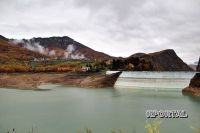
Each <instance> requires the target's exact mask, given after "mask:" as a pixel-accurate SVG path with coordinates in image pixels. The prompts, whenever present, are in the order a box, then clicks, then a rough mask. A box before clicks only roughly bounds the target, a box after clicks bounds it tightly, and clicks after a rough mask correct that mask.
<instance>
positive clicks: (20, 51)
mask: <svg viewBox="0 0 200 133" xmlns="http://www.w3.org/2000/svg"><path fill="white" fill-rule="evenodd" d="M35 58H37V59H39V58H47V56H45V55H42V54H40V53H38V52H33V51H31V50H28V49H26V48H21V47H19V46H17V45H15V44H12V43H11V42H9V39H7V38H5V37H3V36H0V63H3V62H6V61H9V60H12V59H15V60H19V61H20V60H31V59H35Z"/></svg>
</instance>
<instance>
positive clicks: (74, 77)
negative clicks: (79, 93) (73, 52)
mask: <svg viewBox="0 0 200 133" xmlns="http://www.w3.org/2000/svg"><path fill="white" fill-rule="evenodd" d="M120 74H121V72H118V73H114V74H111V75H105V74H101V73H83V74H80V73H77V74H71V75H66V76H64V77H61V78H58V79H53V80H51V81H49V83H58V84H63V85H72V86H79V87H86V88H105V87H113V86H114V84H115V82H116V80H117V78H118V77H119V75H120Z"/></svg>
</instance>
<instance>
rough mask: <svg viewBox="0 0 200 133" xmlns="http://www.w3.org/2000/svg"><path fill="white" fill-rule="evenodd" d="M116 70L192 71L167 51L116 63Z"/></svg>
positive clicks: (136, 55)
mask: <svg viewBox="0 0 200 133" xmlns="http://www.w3.org/2000/svg"><path fill="white" fill-rule="evenodd" d="M114 65H117V66H115V67H114V68H115V70H116V69H117V67H118V68H119V70H124V69H125V70H133V71H192V69H191V68H190V67H189V66H188V65H187V64H186V63H184V62H183V61H182V60H181V59H180V58H179V57H178V56H177V55H176V53H175V51H174V50H171V49H167V50H163V51H159V52H155V53H150V54H145V53H136V54H133V55H131V56H130V57H128V58H126V59H123V60H117V61H115V62H114Z"/></svg>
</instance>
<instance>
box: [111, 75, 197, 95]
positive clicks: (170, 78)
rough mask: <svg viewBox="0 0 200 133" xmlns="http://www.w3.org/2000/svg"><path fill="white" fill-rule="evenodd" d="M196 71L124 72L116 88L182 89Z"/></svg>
mask: <svg viewBox="0 0 200 133" xmlns="http://www.w3.org/2000/svg"><path fill="white" fill-rule="evenodd" d="M195 73H196V72H147V71H140V72H139V71H137V72H128V71H126V72H123V73H122V74H121V75H120V77H119V78H118V80H117V81H116V83H115V88H126V89H155V90H178V91H179V90H182V89H183V88H184V87H187V86H188V85H189V83H190V79H191V78H192V77H193V76H194V75H195Z"/></svg>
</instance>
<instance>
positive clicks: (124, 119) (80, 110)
mask: <svg viewBox="0 0 200 133" xmlns="http://www.w3.org/2000/svg"><path fill="white" fill-rule="evenodd" d="M42 88H48V89H52V90H51V91H33V90H15V89H6V88H4V89H3V88H2V89H0V133H6V131H7V130H8V129H12V128H15V129H16V130H17V133H27V132H28V131H29V130H30V129H31V128H32V127H33V128H34V130H35V132H36V133H76V132H77V131H78V130H79V129H80V130H82V129H84V128H86V127H89V128H91V129H92V130H93V131H94V133H108V132H110V130H111V129H116V130H118V129H124V130H125V131H126V133H146V130H145V128H144V126H145V122H146V120H147V118H146V116H145V111H146V110H147V109H158V110H159V109H173V110H174V109H183V110H185V111H186V112H187V114H188V115H189V117H188V118H187V119H161V121H162V124H161V127H160V128H161V133H192V131H191V129H190V126H191V125H192V126H195V127H200V99H199V98H195V97H188V96H183V95H182V94H181V92H180V91H163V90H162V91H159V90H143V89H109V88H105V89H83V88H74V87H64V86H58V85H57V86H56V85H44V86H42ZM149 120H150V121H151V119H149Z"/></svg>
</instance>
